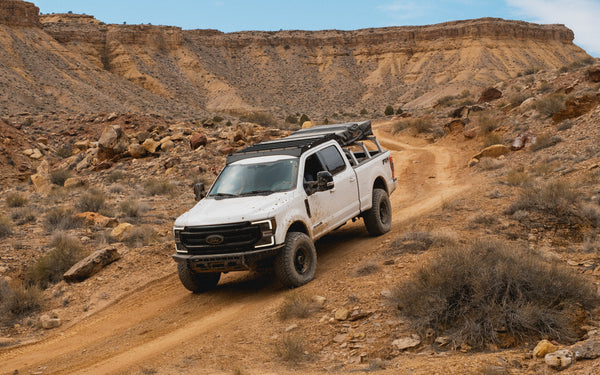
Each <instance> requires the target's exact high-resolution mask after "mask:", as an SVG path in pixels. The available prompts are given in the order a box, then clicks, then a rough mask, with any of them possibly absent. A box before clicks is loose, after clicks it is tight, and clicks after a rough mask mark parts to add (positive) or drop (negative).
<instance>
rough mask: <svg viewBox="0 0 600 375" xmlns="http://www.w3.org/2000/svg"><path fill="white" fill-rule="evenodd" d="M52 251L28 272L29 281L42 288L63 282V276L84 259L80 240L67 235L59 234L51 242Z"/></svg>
mask: <svg viewBox="0 0 600 375" xmlns="http://www.w3.org/2000/svg"><path fill="white" fill-rule="evenodd" d="M50 246H51V247H52V249H51V250H50V251H49V252H48V253H46V254H45V255H44V256H42V257H41V258H39V259H38V260H37V261H36V262H35V263H34V265H33V267H31V269H29V271H28V272H27V280H28V282H29V283H30V284H35V285H38V286H40V287H41V288H44V289H45V288H46V287H47V286H48V285H50V284H54V283H57V282H59V281H61V280H62V277H63V274H64V273H65V272H67V271H68V270H69V268H71V267H72V266H73V265H74V264H75V263H77V262H79V261H80V260H81V259H83V257H84V250H83V247H82V246H81V243H80V242H79V240H77V239H76V238H75V237H72V236H69V235H68V234H65V233H57V234H55V235H54V236H53V237H52V241H51V242H50Z"/></svg>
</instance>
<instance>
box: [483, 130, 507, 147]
mask: <svg viewBox="0 0 600 375" xmlns="http://www.w3.org/2000/svg"><path fill="white" fill-rule="evenodd" d="M498 144H502V137H501V136H500V134H496V133H488V134H487V135H486V136H485V138H484V139H483V147H489V146H492V145H498Z"/></svg>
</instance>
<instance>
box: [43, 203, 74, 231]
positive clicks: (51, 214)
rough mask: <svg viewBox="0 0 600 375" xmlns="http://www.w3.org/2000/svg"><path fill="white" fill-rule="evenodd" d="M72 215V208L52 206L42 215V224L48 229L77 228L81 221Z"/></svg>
mask: <svg viewBox="0 0 600 375" xmlns="http://www.w3.org/2000/svg"><path fill="white" fill-rule="evenodd" d="M73 215H74V213H73V210H71V209H69V208H64V207H56V208H52V209H50V210H49V211H48V212H46V215H44V225H45V227H46V229H47V230H49V231H54V230H57V229H60V230H67V229H73V228H77V227H79V226H80V225H81V223H80V222H78V221H77V220H75V218H74V216H73Z"/></svg>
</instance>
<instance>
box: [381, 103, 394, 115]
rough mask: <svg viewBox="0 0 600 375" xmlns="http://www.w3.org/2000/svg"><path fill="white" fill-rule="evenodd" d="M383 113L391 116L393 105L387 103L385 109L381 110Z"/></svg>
mask: <svg viewBox="0 0 600 375" xmlns="http://www.w3.org/2000/svg"><path fill="white" fill-rule="evenodd" d="M383 114H384V115H386V116H391V115H393V114H394V107H392V106H391V105H388V106H387V107H385V110H384V111H383Z"/></svg>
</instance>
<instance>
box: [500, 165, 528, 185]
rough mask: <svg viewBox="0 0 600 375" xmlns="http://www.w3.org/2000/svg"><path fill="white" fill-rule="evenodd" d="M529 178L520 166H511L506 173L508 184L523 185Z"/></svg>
mask: <svg viewBox="0 0 600 375" xmlns="http://www.w3.org/2000/svg"><path fill="white" fill-rule="evenodd" d="M531 180H532V178H531V176H530V175H529V174H528V173H527V172H526V171H525V170H524V169H522V168H513V169H511V170H510V171H508V173H507V174H506V183H507V184H508V185H510V186H525V185H527V184H529V183H530V182H531Z"/></svg>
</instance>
